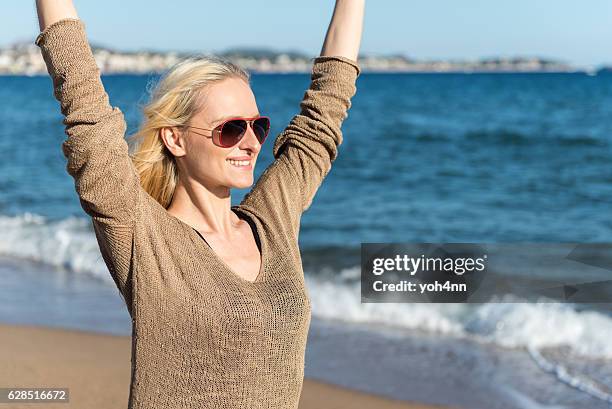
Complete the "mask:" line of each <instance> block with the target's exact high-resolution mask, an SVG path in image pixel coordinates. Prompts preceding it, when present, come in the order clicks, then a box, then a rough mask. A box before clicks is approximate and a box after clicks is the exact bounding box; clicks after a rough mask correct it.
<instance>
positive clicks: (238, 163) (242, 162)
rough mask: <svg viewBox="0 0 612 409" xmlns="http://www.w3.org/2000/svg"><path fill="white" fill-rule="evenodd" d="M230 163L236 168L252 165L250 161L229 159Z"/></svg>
mask: <svg viewBox="0 0 612 409" xmlns="http://www.w3.org/2000/svg"><path fill="white" fill-rule="evenodd" d="M227 161H228V162H229V163H231V164H232V165H234V166H248V165H249V163H251V161H248V160H232V159H228V160H227Z"/></svg>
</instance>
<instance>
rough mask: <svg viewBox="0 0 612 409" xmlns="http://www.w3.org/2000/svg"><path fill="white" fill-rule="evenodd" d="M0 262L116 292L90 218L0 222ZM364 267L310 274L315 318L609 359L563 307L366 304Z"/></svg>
mask: <svg viewBox="0 0 612 409" xmlns="http://www.w3.org/2000/svg"><path fill="white" fill-rule="evenodd" d="M0 231H1V232H2V234H1V235H0V255H3V256H9V257H15V258H26V259H31V260H34V261H38V262H42V263H47V264H51V265H54V266H56V267H58V268H62V269H67V270H70V271H73V272H76V273H81V274H89V275H92V276H94V277H98V278H101V279H103V280H105V281H106V282H108V283H109V284H110V285H113V282H112V279H111V277H110V274H109V272H108V270H107V268H106V266H105V264H104V261H103V260H102V256H101V254H100V250H99V248H98V244H97V242H96V238H95V235H94V232H93V229H92V226H91V221H90V220H88V219H87V218H76V217H71V218H66V219H63V220H59V221H49V220H47V219H45V218H44V217H41V216H38V215H34V214H29V213H26V214H23V215H19V216H15V217H8V216H0ZM359 275H360V267H359V266H356V267H352V268H349V269H344V270H341V271H338V272H337V273H336V274H335V275H332V277H331V278H330V276H329V275H317V274H311V273H310V272H308V271H307V272H306V283H307V286H308V293H309V295H310V297H311V299H312V304H313V314H314V315H315V316H317V317H320V318H330V319H337V320H344V321H348V322H354V323H372V324H386V325H390V326H394V327H399V328H407V329H418V330H423V331H432V332H437V333H440V334H446V335H449V336H467V337H471V338H476V339H479V340H482V341H485V342H491V343H494V344H496V345H500V346H502V347H507V348H517V347H519V348H520V347H527V348H535V349H542V348H548V347H559V346H567V347H569V348H571V350H572V351H573V352H574V353H576V354H579V355H583V356H587V357H594V358H605V359H612V343H610V342H609V340H610V339H612V319H611V318H610V317H608V316H605V315H604V314H602V313H599V312H595V311H576V310H575V309H574V308H572V306H571V305H570V304H560V303H553V302H548V303H503V302H499V303H487V304H428V303H411V304H401V303H389V304H383V303H362V302H361V294H360V284H359V281H358V280H359Z"/></svg>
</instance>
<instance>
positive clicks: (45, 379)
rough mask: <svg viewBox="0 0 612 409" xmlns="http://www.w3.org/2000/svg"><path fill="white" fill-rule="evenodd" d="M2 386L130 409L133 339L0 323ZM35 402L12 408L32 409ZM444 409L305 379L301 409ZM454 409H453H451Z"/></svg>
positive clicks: (74, 404) (72, 403)
mask: <svg viewBox="0 0 612 409" xmlns="http://www.w3.org/2000/svg"><path fill="white" fill-rule="evenodd" d="M0 344H2V345H3V348H2V349H0V362H1V364H2V367H3V368H4V370H3V371H0V385H2V387H24V388H25V387H30V388H33V387H57V388H69V390H70V402H69V403H68V404H66V403H58V404H49V405H46V406H45V407H49V408H55V407H57V408H69V407H75V408H77V407H78V408H82V407H95V408H98V409H106V408H108V409H111V408H112V409H116V408H122V407H127V402H128V395H129V383H130V372H131V367H130V362H131V337H130V336H125V335H112V334H105V333H99V332H91V331H83V330H77V329H64V328H55V327H47V326H39V325H21V324H18V325H16V324H5V323H0ZM31 405H32V404H31V403H29V404H22V405H16V406H11V407H13V408H15V409H17V408H27V407H30V406H31ZM341 407H351V408H353V409H361V408H363V409H365V408H373V407H375V408H377V409H445V407H443V406H435V405H427V404H420V403H416V402H406V401H400V400H394V399H389V398H386V397H382V396H378V395H374V394H369V393H364V392H361V391H357V390H353V389H350V388H346V387H341V386H336V385H333V384H331V383H328V382H322V381H319V380H316V379H311V378H305V379H304V386H303V389H302V395H301V398H300V404H299V408H300V409H314V408H329V409H333V408H341ZM446 409H450V408H446Z"/></svg>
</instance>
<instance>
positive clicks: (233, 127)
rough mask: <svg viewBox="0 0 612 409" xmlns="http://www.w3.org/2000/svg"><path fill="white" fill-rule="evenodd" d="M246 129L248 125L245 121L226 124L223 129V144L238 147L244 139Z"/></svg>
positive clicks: (239, 120)
mask: <svg viewBox="0 0 612 409" xmlns="http://www.w3.org/2000/svg"><path fill="white" fill-rule="evenodd" d="M246 127H247V123H246V121H245V120H243V119H235V120H233V121H228V122H226V123H225V125H223V128H222V129H221V144H222V145H223V146H227V147H229V146H234V145H236V144H237V143H238V142H240V139H242V135H244V133H245V131H246Z"/></svg>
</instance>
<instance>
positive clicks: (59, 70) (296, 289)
mask: <svg viewBox="0 0 612 409" xmlns="http://www.w3.org/2000/svg"><path fill="white" fill-rule="evenodd" d="M35 44H36V45H38V46H39V47H40V49H41V52H42V55H43V57H44V60H45V63H46V65H47V70H48V72H49V74H50V75H51V78H52V80H53V87H54V94H55V97H56V98H57V100H58V101H59V102H60V104H61V111H62V114H63V115H64V116H65V119H64V124H65V125H66V135H67V139H66V140H65V141H64V143H63V145H62V149H63V152H64V155H65V156H66V158H67V159H68V164H67V171H68V173H69V174H70V175H71V176H72V177H73V178H74V181H75V187H76V191H77V193H78V195H79V198H80V201H81V205H82V207H83V209H84V210H85V212H86V213H87V214H88V215H89V216H91V218H92V221H93V226H94V229H95V233H96V238H97V240H98V243H99V246H100V250H101V253H102V256H103V258H104V261H105V263H106V265H107V266H108V269H109V271H110V274H111V275H112V277H113V279H114V281H115V283H116V285H117V287H118V289H119V291H120V292H121V294H122V296H123V298H124V300H125V303H126V305H127V308H128V311H129V313H130V316H131V317H132V378H131V385H130V395H129V405H128V407H129V408H134V409H135V408H138V409H144V408H147V409H162V408H163V409H172V408H215V409H221V408H232V409H238V408H245V409H246V408H251V409H254V408H276V409H281V408H282V409H285V408H297V406H298V401H299V397H300V392H301V389H302V382H303V377H304V353H305V347H306V338H307V333H308V329H309V325H310V317H311V305H310V300H309V297H308V293H307V290H306V287H305V285H304V273H303V270H302V263H301V258H300V251H299V247H298V233H299V227H300V217H301V215H302V213H303V212H304V211H305V210H306V209H307V208H308V207H309V206H310V203H311V201H312V199H313V196H314V195H315V193H316V191H317V189H318V187H319V185H320V184H321V182H322V181H323V179H324V177H325V176H326V175H327V174H328V172H329V170H330V168H331V163H332V161H333V160H334V159H335V158H336V155H337V147H338V145H340V143H341V142H342V133H341V130H340V126H341V124H342V122H343V120H344V119H345V118H346V117H347V111H348V109H349V108H350V105H351V104H350V99H351V97H352V96H353V95H354V94H355V91H356V87H355V81H356V79H357V77H358V76H359V73H360V69H359V66H358V65H357V63H356V62H355V61H352V60H350V59H348V58H345V57H318V58H316V59H315V60H314V66H313V69H312V77H311V84H310V87H309V89H308V90H307V91H306V93H305V95H304V99H303V101H302V103H301V112H300V113H299V114H298V115H296V116H295V117H293V119H292V120H291V122H290V124H289V125H288V126H287V128H286V129H285V130H284V131H283V132H282V133H281V134H280V135H278V136H277V138H276V140H275V142H274V146H273V154H274V162H273V163H272V164H271V165H270V166H269V167H268V168H267V169H266V170H265V172H264V173H263V174H262V175H261V177H260V178H259V179H258V181H257V182H256V184H255V186H254V187H253V188H252V190H251V191H250V192H249V193H248V194H247V195H246V196H245V198H244V200H243V201H242V203H241V204H240V205H238V206H232V210H233V211H234V212H235V213H236V214H237V215H238V216H239V217H240V218H241V219H243V220H246V221H248V222H249V224H250V225H251V228H253V229H254V234H255V235H256V237H257V238H258V239H259V245H260V249H261V253H262V268H261V271H260V272H259V275H258V277H257V278H256V279H255V281H253V282H251V281H248V280H245V279H243V278H241V277H240V276H239V275H238V274H236V273H234V272H233V271H232V270H231V269H230V268H229V267H228V266H227V265H226V264H225V263H224V262H223V261H222V260H221V259H220V258H219V257H218V256H217V255H216V254H215V253H214V251H213V250H212V248H211V247H209V246H208V245H207V244H206V243H205V242H204V241H203V240H202V239H201V237H200V236H199V235H198V233H197V232H196V231H195V229H193V228H192V227H191V226H189V225H187V224H185V223H184V222H182V221H180V220H179V219H177V218H176V217H174V216H172V215H170V214H169V213H168V212H167V211H166V209H164V207H162V206H161V205H160V204H159V203H158V202H157V201H155V200H154V199H153V198H152V197H151V196H149V195H148V194H147V193H146V192H145V191H144V190H143V189H142V188H141V186H140V181H139V176H138V174H137V173H136V171H135V168H134V167H133V165H132V162H131V159H130V156H129V154H128V145H127V143H126V141H125V139H124V135H125V131H126V123H125V120H124V117H123V114H122V112H121V111H120V110H119V109H118V108H116V107H112V106H111V105H110V104H109V100H108V95H107V94H106V92H105V90H104V88H103V85H102V82H101V79H100V71H99V69H98V67H97V65H96V61H95V60H94V58H93V55H92V52H91V49H90V47H89V44H88V42H87V37H86V33H85V26H84V24H83V22H82V21H81V20H78V19H63V20H60V21H58V22H56V23H54V24H52V25H50V26H49V27H47V28H46V29H45V30H44V31H43V32H42V33H41V34H40V35H39V36H38V37H37V38H36V41H35ZM92 382H96V380H95V379H92ZM101 388H102V389H103V385H101Z"/></svg>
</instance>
